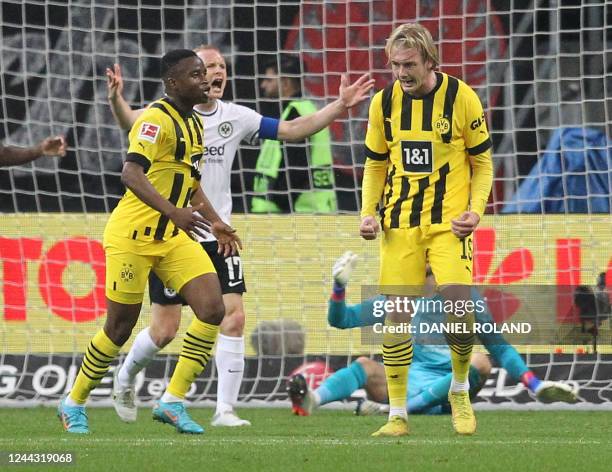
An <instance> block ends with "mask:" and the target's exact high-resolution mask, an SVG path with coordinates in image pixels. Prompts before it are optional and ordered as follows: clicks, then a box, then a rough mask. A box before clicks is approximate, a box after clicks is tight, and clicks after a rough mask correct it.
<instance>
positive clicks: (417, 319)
mask: <svg viewBox="0 0 612 472" xmlns="http://www.w3.org/2000/svg"><path fill="white" fill-rule="evenodd" d="M356 261H357V255H355V254H353V253H351V252H346V253H345V254H344V255H343V256H342V257H341V258H340V259H338V261H336V264H335V265H334V269H333V276H334V289H333V293H332V295H331V298H330V300H329V307H328V311H327V320H328V322H329V324H330V325H331V326H333V327H335V328H338V329H347V328H359V327H365V326H372V325H374V324H375V323H382V322H384V317H376V316H374V303H375V302H376V301H377V300H384V297H383V296H379V297H374V298H370V299H368V300H366V301H364V302H363V303H360V304H357V305H347V304H346V302H345V288H346V284H347V283H348V280H349V277H350V274H351V272H352V270H353V269H354V267H355V264H356ZM425 293H426V296H428V297H432V298H434V299H435V298H436V297H439V295H436V294H435V279H434V276H433V274H432V273H431V272H429V269H428V274H427V281H426V287H425ZM473 299H474V301H476V300H482V298H481V297H480V294H479V293H478V292H477V291H476V289H473ZM484 306H486V305H484ZM440 318H441V314H440V313H433V312H427V311H417V312H416V314H415V316H414V317H413V319H412V325H413V326H420V323H433V322H435V320H440ZM476 322H479V323H492V322H493V319H492V318H491V315H490V313H489V312H488V311H486V310H485V311H484V312H482V313H478V311H476ZM437 336H439V338H440V339H439V340H436V337H437ZM478 336H479V338H480V341H481V342H482V344H483V345H484V346H485V347H486V349H487V350H488V351H489V354H490V355H491V356H492V357H493V358H494V359H495V361H496V362H497V363H498V364H499V365H500V366H501V367H503V368H504V369H506V371H508V374H509V375H510V377H512V378H514V379H517V380H518V379H520V380H521V382H523V384H524V385H525V386H526V387H527V388H528V389H529V391H530V392H532V393H534V394H535V395H536V398H537V399H538V400H540V401H541V402H544V403H550V402H555V401H564V402H568V403H573V402H575V401H577V398H576V393H575V392H574V391H573V389H572V388H571V387H570V386H569V385H566V384H563V383H559V382H546V381H542V380H540V379H538V378H537V377H536V376H535V374H534V373H533V372H532V371H530V370H529V368H528V367H527V365H526V364H525V362H524V361H523V359H522V358H521V356H520V355H519V353H518V352H517V351H516V349H514V348H513V347H512V346H510V345H509V344H508V343H507V342H506V341H505V340H504V338H503V337H502V336H501V335H500V334H495V333H492V334H478ZM424 337H426V339H427V343H428V344H424V343H423V338H424ZM419 338H420V339H419ZM419 341H421V342H419ZM438 341H439V342H438ZM490 371H491V361H490V360H489V358H488V356H487V355H485V354H482V353H474V354H473V355H472V360H471V366H470V373H469V382H470V396H472V397H474V396H475V395H476V394H477V393H478V391H479V390H480V389H481V388H482V386H483V385H484V383H485V380H486V379H487V377H488V375H489V373H490ZM451 379H452V373H451V361H450V352H449V349H448V346H447V345H446V342H445V340H444V334H442V333H439V334H432V333H428V334H426V335H423V334H420V333H418V332H417V333H415V334H414V358H413V361H412V366H411V368H410V376H409V377H408V384H409V388H408V392H409V394H408V398H407V400H406V401H407V406H408V411H409V412H410V413H425V414H439V413H448V412H449V411H450V408H449V406H448V400H447V396H448V390H449V388H450V384H451ZM360 388H364V389H365V390H366V392H367V394H368V400H366V401H362V402H360V403H359V404H358V406H357V410H356V413H357V414H358V415H371V414H378V413H386V412H387V409H388V405H385V403H386V402H387V386H386V382H385V372H384V367H383V365H382V363H379V362H376V361H374V360H372V359H369V358H367V357H360V358H358V359H357V360H356V361H355V362H353V363H352V364H351V365H350V366H348V367H345V368H344V369H341V370H339V371H337V372H335V373H334V374H333V375H331V376H330V377H328V378H327V379H326V380H325V381H324V382H323V383H322V384H321V385H320V386H319V388H317V389H316V390H313V391H310V390H309V389H308V384H307V383H306V380H305V378H304V377H303V376H302V375H301V374H298V375H295V376H293V377H292V378H291V379H289V383H288V385H287V391H288V393H289V397H290V399H291V403H292V409H293V412H294V413H295V414H296V415H300V416H308V415H310V414H311V412H312V411H313V410H314V409H315V408H317V407H319V406H321V405H324V404H326V403H330V402H333V401H337V400H344V399H346V398H349V397H350V396H351V395H352V394H353V392H355V390H358V389H360Z"/></svg>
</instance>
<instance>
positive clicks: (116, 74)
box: [106, 64, 144, 129]
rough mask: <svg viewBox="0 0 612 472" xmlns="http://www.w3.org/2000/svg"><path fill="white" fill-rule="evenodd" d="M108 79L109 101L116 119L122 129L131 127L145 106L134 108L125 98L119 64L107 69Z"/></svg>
mask: <svg viewBox="0 0 612 472" xmlns="http://www.w3.org/2000/svg"><path fill="white" fill-rule="evenodd" d="M106 79H107V83H106V84H107V88H108V103H109V104H110V107H111V111H112V112H113V116H114V117H115V121H116V122H117V124H118V125H119V126H120V127H121V128H122V129H130V128H131V127H132V125H133V124H134V122H135V121H136V119H137V118H138V117H139V116H140V114H141V113H142V112H143V111H144V108H140V109H138V110H132V108H131V107H130V105H129V104H128V102H126V101H125V99H124V98H123V77H122V75H121V67H120V66H119V64H114V65H113V68H112V69H110V68H107V69H106Z"/></svg>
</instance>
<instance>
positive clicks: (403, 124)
mask: <svg viewBox="0 0 612 472" xmlns="http://www.w3.org/2000/svg"><path fill="white" fill-rule="evenodd" d="M401 117H402V118H401V120H400V129H401V130H402V131H409V130H411V129H412V97H411V96H410V95H408V94H407V93H404V94H402V113H401Z"/></svg>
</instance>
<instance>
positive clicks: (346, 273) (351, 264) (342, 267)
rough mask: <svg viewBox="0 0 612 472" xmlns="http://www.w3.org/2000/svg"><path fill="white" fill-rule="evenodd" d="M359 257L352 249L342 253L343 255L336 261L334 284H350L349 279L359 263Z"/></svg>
mask: <svg viewBox="0 0 612 472" xmlns="http://www.w3.org/2000/svg"><path fill="white" fill-rule="evenodd" d="M357 258H358V256H357V254H355V253H353V252H351V251H346V252H345V253H344V254H342V257H340V259H338V260H337V261H336V262H335V264H334V268H333V269H332V276H333V277H334V285H339V286H340V287H346V284H348V281H349V279H350V278H351V273H352V272H353V269H354V268H355V266H356V265H357Z"/></svg>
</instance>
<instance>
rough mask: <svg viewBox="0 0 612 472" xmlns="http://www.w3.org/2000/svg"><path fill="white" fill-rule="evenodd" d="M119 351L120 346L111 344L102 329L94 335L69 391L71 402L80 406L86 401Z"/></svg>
mask: <svg viewBox="0 0 612 472" xmlns="http://www.w3.org/2000/svg"><path fill="white" fill-rule="evenodd" d="M120 349H121V346H117V345H116V344H115V343H113V342H112V341H111V340H110V338H109V337H108V336H107V335H106V333H105V332H104V330H103V329H101V330H100V331H98V332H97V333H96V335H95V336H94V337H93V339H92V340H91V341H90V342H89V344H88V345H87V350H86V351H85V356H84V357H83V362H82V363H81V368H80V370H79V374H78V375H77V378H76V380H75V381H74V385H73V387H72V390H70V398H71V399H72V400H74V401H75V402H76V403H79V404H81V405H82V404H84V403H85V402H86V401H87V397H89V394H90V392H91V391H92V390H93V389H94V388H96V386H97V385H98V384H99V383H100V382H101V380H102V379H103V378H104V376H105V375H106V373H107V372H108V367H109V365H110V363H111V362H113V360H114V359H115V357H117V354H119V350H120Z"/></svg>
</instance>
